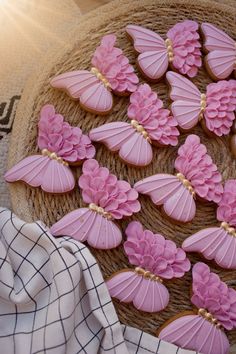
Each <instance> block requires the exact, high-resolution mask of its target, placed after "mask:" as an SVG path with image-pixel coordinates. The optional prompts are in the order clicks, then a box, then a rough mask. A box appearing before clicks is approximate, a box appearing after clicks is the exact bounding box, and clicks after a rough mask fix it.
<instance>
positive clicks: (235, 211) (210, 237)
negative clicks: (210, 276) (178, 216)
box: [182, 179, 236, 269]
mask: <svg viewBox="0 0 236 354" xmlns="http://www.w3.org/2000/svg"><path fill="white" fill-rule="evenodd" d="M217 219H218V220H219V221H220V222H221V225H220V226H219V227H209V228H206V229H203V230H201V231H199V232H197V233H195V234H194V235H192V236H190V237H188V238H187V239H186V240H185V241H184V242H183V245H182V247H183V249H184V250H185V251H187V252H199V253H201V254H203V256H204V257H205V258H206V259H209V260H211V259H214V260H215V261H216V263H217V264H218V265H219V266H220V267H222V268H227V269H236V230H235V227H236V180H235V179H232V180H228V181H226V182H225V185H224V192H223V195H222V199H221V200H220V202H219V204H218V208H217Z"/></svg>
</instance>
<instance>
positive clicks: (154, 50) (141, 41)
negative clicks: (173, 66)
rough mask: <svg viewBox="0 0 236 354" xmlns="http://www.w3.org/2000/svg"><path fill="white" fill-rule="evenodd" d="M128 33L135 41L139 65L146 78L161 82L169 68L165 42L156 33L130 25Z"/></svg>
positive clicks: (127, 29) (127, 28)
mask: <svg viewBox="0 0 236 354" xmlns="http://www.w3.org/2000/svg"><path fill="white" fill-rule="evenodd" d="M126 32H127V33H128V35H129V36H130V37H131V38H132V39H133V41H134V48H135V50H136V51H137V52H138V53H141V54H140V55H139V56H138V64H139V67H140V69H141V71H142V72H143V73H144V75H145V76H147V77H148V78H150V79H151V80H159V79H160V78H161V77H162V76H163V75H164V74H165V72H166V70H167V68H168V65H169V63H168V53H167V48H166V45H165V41H164V40H163V39H162V38H161V37H160V36H159V35H158V34H157V33H155V32H153V31H151V30H149V29H147V28H144V27H141V26H136V25H128V26H127V27H126Z"/></svg>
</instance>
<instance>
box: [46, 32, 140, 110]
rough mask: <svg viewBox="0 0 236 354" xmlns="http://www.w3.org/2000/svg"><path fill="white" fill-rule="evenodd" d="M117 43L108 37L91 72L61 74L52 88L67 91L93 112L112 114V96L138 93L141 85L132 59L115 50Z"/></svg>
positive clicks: (117, 49)
mask: <svg viewBox="0 0 236 354" xmlns="http://www.w3.org/2000/svg"><path fill="white" fill-rule="evenodd" d="M115 42H116V36H115V35H113V34H109V35H106V36H104V37H103V38H102V40H101V44H100V46H99V47H97V49H96V50H95V53H94V55H93V58H92V68H91V70H90V71H88V70H77V71H71V72H67V73H64V74H60V75H58V76H56V77H54V78H53V79H52V80H51V82H50V84H51V86H52V87H55V88H58V89H63V90H65V91H66V92H67V93H68V95H70V96H71V97H72V98H73V99H75V100H79V101H80V105H81V106H82V107H83V108H84V109H85V110H87V111H89V112H92V113H97V114H108V113H109V112H110V111H111V109H112V106H113V98H112V93H114V94H116V95H119V96H123V95H128V94H130V93H131V92H133V91H135V90H136V86H137V84H138V82H139V80H138V77H137V75H136V74H135V73H134V68H133V67H132V66H131V65H130V64H129V60H128V58H127V57H126V56H125V55H124V54H123V52H122V50H121V49H119V48H116V47H114V45H115Z"/></svg>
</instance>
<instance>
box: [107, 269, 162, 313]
mask: <svg viewBox="0 0 236 354" xmlns="http://www.w3.org/2000/svg"><path fill="white" fill-rule="evenodd" d="M106 284H107V287H108V290H109V292H110V295H111V297H114V298H116V299H118V300H120V301H121V302H125V303H131V302H132V303H133V305H134V306H135V307H136V308H137V309H138V310H141V311H145V312H159V311H161V310H163V309H164V308H165V307H166V306H167V304H168V302H169V293H168V290H167V289H166V287H165V286H164V285H163V284H161V283H160V282H158V281H152V280H150V279H146V278H144V277H142V276H140V275H138V274H137V273H136V272H134V271H132V270H127V271H126V270H124V271H121V272H119V273H116V274H114V275H113V276H112V277H111V278H110V279H108V280H107V281H106Z"/></svg>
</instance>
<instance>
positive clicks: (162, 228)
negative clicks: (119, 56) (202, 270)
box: [9, 0, 236, 344]
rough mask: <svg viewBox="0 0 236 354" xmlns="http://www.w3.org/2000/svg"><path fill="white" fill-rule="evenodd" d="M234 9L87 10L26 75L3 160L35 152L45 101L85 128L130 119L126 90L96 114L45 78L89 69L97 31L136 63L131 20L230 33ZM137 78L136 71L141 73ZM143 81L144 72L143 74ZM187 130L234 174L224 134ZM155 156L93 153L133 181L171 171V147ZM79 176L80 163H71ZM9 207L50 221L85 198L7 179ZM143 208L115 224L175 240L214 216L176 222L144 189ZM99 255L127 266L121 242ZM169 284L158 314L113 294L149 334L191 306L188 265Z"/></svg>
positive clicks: (147, 0)
mask: <svg viewBox="0 0 236 354" xmlns="http://www.w3.org/2000/svg"><path fill="white" fill-rule="evenodd" d="M235 18H236V10H235V9H233V8H232V7H228V6H226V5H221V4H218V3H215V2H211V1H200V0H198V1H196V0H186V1H183V0H181V1H177V0H170V1H168V0H166V1H160V0H159V1H158V0H142V1H137V0H124V1H119V0H116V1H114V2H112V3H110V4H108V5H106V6H105V7H102V8H100V9H98V10H95V11H94V12H92V13H89V14H88V15H86V16H85V17H83V19H82V20H81V23H80V25H79V26H78V28H77V29H76V32H75V33H72V34H71V40H70V43H69V45H68V47H66V48H65V47H64V48H63V49H62V50H61V52H59V53H58V52H57V53H53V52H52V53H51V54H52V55H51V57H50V58H48V57H47V58H46V60H45V63H44V65H43V67H41V68H40V69H39V70H38V72H37V73H36V74H35V75H34V77H33V78H31V79H30V81H29V82H28V85H26V89H25V91H24V93H23V97H22V100H21V102H20V104H19V106H18V111H17V115H16V119H15V124H14V129H13V135H12V141H11V147H10V153H9V167H11V166H12V165H13V164H15V163H16V162H18V161H19V160H21V159H22V158H23V157H26V156H28V155H30V154H33V153H35V152H37V146H36V139H37V122H38V118H39V111H40V109H41V107H42V106H43V105H44V104H46V103H52V104H54V105H55V107H56V110H57V111H58V112H60V113H62V114H63V115H64V116H65V118H66V120H67V121H69V123H71V124H72V125H78V126H79V127H81V128H82V129H83V130H84V131H85V132H89V130H90V129H92V128H94V127H97V126H99V125H101V124H104V123H106V122H112V121H128V119H127V114H126V111H127V106H128V102H129V100H128V98H126V97H123V98H118V97H115V100H114V108H113V111H112V113H111V114H110V115H109V116H107V117H101V116H96V115H94V114H90V113H86V112H85V111H83V110H82V109H81V108H80V106H79V104H78V103H76V102H74V101H73V100H71V99H70V98H69V97H68V96H67V95H66V94H65V93H62V92H60V91H57V90H54V89H52V88H51V87H50V86H49V79H50V78H52V77H53V76H55V75H58V74H60V73H62V72H65V71H70V70H75V69H89V68H90V67H91V65H90V60H91V57H92V54H93V52H94V50H95V48H96V47H97V45H98V44H99V42H100V39H101V37H102V36H103V35H105V34H107V33H112V32H114V33H116V35H117V37H118V39H117V45H118V46H119V47H120V48H122V49H123V50H124V52H125V54H126V55H127V56H128V57H129V59H130V61H131V63H132V64H134V65H135V57H136V55H135V53H134V50H133V47H132V44H131V43H130V42H129V41H128V39H127V38H126V34H125V26H126V25H128V24H131V23H135V24H139V25H142V26H145V27H147V28H150V29H152V30H155V31H157V32H158V33H159V34H160V35H162V36H163V37H165V34H166V32H167V30H168V29H169V28H170V27H171V26H173V25H174V24H175V23H177V22H179V21H182V20H184V19H193V20H196V21H198V22H199V23H201V22H203V21H208V22H211V23H213V24H215V25H217V26H219V27H220V28H222V29H223V30H225V31H226V32H227V33H228V34H229V35H231V36H232V37H233V35H234V34H235V31H236V24H235V23H236V22H235ZM139 77H140V78H141V76H140V75H139ZM141 81H142V82H143V79H142V78H141ZM193 81H194V83H195V84H197V86H198V87H199V88H200V89H201V90H202V91H203V92H204V89H205V87H206V85H207V84H208V83H209V82H210V78H209V76H208V74H207V73H206V71H205V69H204V68H202V69H201V70H200V72H199V75H198V76H197V78H195V79H194V80H193ZM151 86H152V88H153V89H154V90H156V91H157V92H158V94H159V96H160V98H161V99H163V100H164V102H165V105H166V106H168V104H169V103H170V102H169V101H168V88H167V85H166V83H165V82H164V80H163V81H161V82H159V83H157V84H152V85H151ZM193 132H194V133H195V134H198V135H199V136H200V137H201V141H202V142H203V143H204V144H206V146H207V148H208V151H209V153H210V155H211V156H212V158H213V160H214V162H215V163H216V164H217V165H218V167H219V170H220V171H221V173H222V174H223V178H224V180H226V179H228V178H236V160H235V159H233V157H232V156H231V154H230V150H229V148H228V141H227V138H224V139H219V138H213V139H210V138H209V137H207V136H206V135H205V134H204V132H203V130H202V129H201V128H200V127H199V126H198V127H196V128H195V129H194V130H193ZM186 136H187V134H182V135H181V137H180V141H179V143H180V144H181V143H183V142H184V140H185V138H186ZM153 150H154V158H153V162H152V163H151V164H150V165H149V166H148V167H146V168H142V169H137V168H134V167H130V166H127V165H125V164H124V163H123V162H121V161H120V160H119V158H118V156H117V155H116V154H113V153H111V152H109V151H108V149H106V148H105V147H104V146H103V145H99V146H97V154H96V158H97V160H98V161H99V163H100V164H101V165H103V166H107V167H108V168H109V169H110V170H111V171H112V172H113V173H114V174H116V175H117V177H118V178H120V179H125V180H127V181H129V182H130V183H131V185H133V184H134V182H136V181H138V180H140V179H142V178H144V177H147V176H150V175H153V174H155V173H159V172H163V173H173V172H174V169H173V163H174V160H175V158H176V152H177V147H176V148H173V147H166V148H154V149H153ZM74 172H75V175H76V177H77V178H78V177H79V175H80V173H81V167H78V168H75V169H74ZM10 191H11V198H12V204H13V210H14V212H15V213H17V214H18V215H19V216H21V217H22V218H24V219H26V220H27V221H32V220H37V219H41V220H42V221H43V222H45V224H47V225H48V226H51V225H52V224H53V223H54V222H56V221H57V220H59V219H60V218H61V217H62V216H63V215H65V214H66V213H68V212H70V211H72V210H74V209H76V208H79V207H82V206H83V201H82V198H81V194H80V191H79V189H78V188H76V189H75V190H74V191H73V192H72V193H69V194H65V195H57V196H55V195H48V194H45V193H43V192H42V191H41V190H40V188H37V189H33V188H30V187H28V186H26V185H24V184H22V183H15V184H12V185H10ZM140 202H141V204H142V211H141V212H140V213H139V214H137V215H134V216H133V217H131V218H129V219H127V220H123V221H121V222H120V223H119V225H120V226H121V227H122V229H123V230H124V229H125V227H126V226H127V224H128V222H129V221H131V220H139V221H140V222H141V223H143V225H144V226H145V228H149V229H150V230H152V231H154V232H160V233H163V234H164V235H165V236H166V237H167V238H168V239H172V240H174V241H175V242H176V243H177V244H178V245H181V243H182V241H183V240H184V239H185V238H186V237H187V236H189V235H191V234H193V233H195V232H197V231H199V230H200V229H201V228H203V227H209V226H213V225H216V224H217V221H216V219H215V207H214V206H213V205H212V204H207V203H206V204H203V203H198V204H197V215H196V217H195V219H194V220H193V222H192V223H190V224H188V225H184V226H183V225H176V224H173V223H171V222H170V221H168V220H167V218H165V217H163V215H162V214H161V211H160V210H159V209H157V207H155V205H154V204H152V202H151V201H150V199H149V198H148V197H144V196H140ZM91 251H92V253H93V254H94V255H95V257H96V258H97V260H98V263H99V265H100V267H101V270H102V272H103V275H104V277H107V276H109V275H111V274H112V273H113V272H116V271H118V270H120V269H122V268H126V267H128V266H129V263H128V260H127V258H126V256H125V254H124V251H123V248H122V245H121V246H120V247H118V248H117V249H114V250H109V251H99V250H94V249H92V250H91ZM190 259H191V261H192V262H193V263H194V262H197V261H200V260H201V258H200V257H199V256H196V255H190ZM210 266H211V269H212V270H213V271H215V272H216V273H218V274H219V275H220V276H221V278H222V280H224V281H226V282H227V284H228V285H230V286H233V287H234V288H236V271H225V270H222V269H220V268H219V267H217V266H216V265H214V263H210ZM166 283H167V287H168V289H169V291H170V303H169V305H168V307H167V308H166V310H165V311H163V312H161V313H157V314H147V313H141V312H139V311H138V310H136V309H135V308H134V307H133V306H132V305H127V304H121V303H117V302H116V301H114V304H115V307H116V310H117V312H118V315H119V318H120V320H121V322H123V323H125V324H129V325H132V326H134V327H138V328H141V329H142V330H145V331H147V332H149V333H152V334H154V333H155V331H156V329H157V328H158V327H159V326H160V325H161V324H163V323H164V321H165V320H167V319H168V318H170V317H171V316H173V315H176V314H177V313H179V312H180V311H182V310H190V309H191V308H192V307H191V303H190V286H191V272H189V273H188V274H186V275H185V277H184V278H183V279H179V280H174V281H169V282H166ZM229 338H230V341H231V344H233V343H236V331H231V332H230V333H229Z"/></svg>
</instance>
